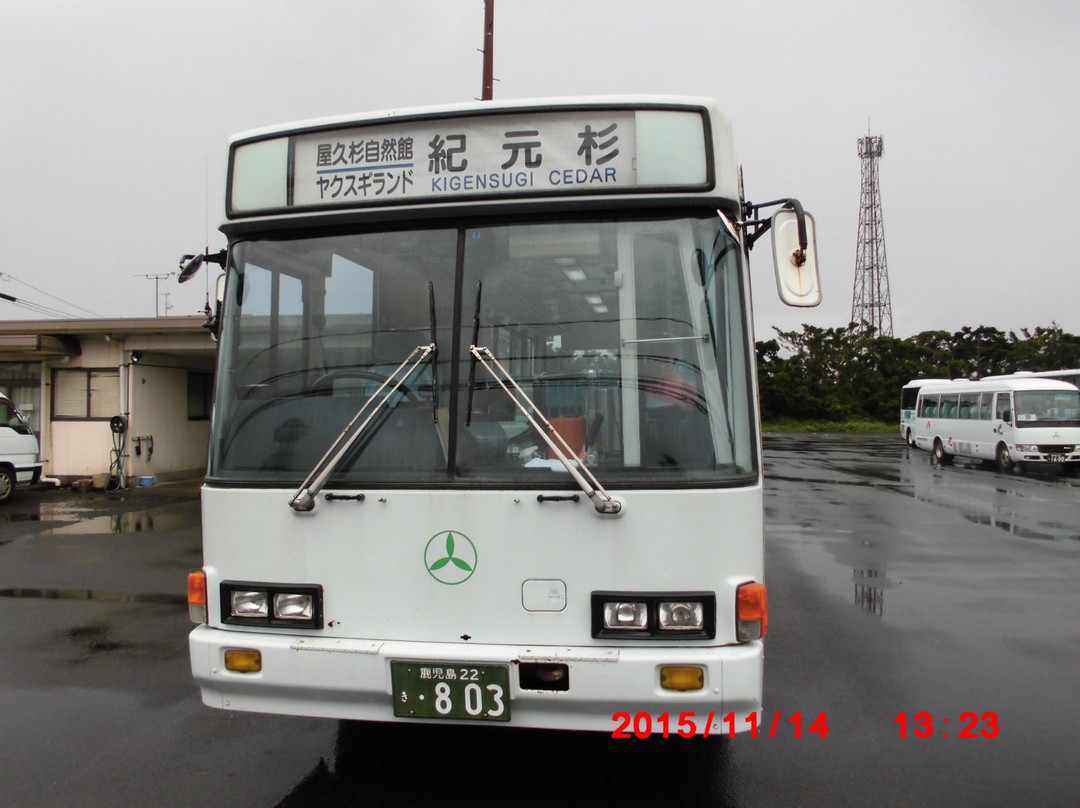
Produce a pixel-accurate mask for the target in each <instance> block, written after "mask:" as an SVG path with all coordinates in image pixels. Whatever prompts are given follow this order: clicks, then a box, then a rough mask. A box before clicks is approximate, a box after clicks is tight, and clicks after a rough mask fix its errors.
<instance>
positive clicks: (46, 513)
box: [8, 503, 199, 536]
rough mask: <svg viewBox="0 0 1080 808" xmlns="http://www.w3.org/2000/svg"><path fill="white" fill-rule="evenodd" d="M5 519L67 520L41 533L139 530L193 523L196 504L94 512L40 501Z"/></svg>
mask: <svg viewBox="0 0 1080 808" xmlns="http://www.w3.org/2000/svg"><path fill="white" fill-rule="evenodd" d="M8 521H12V522H17V521H32V522H71V524H68V525H60V526H58V527H52V528H49V529H47V530H43V531H41V534H42V535H43V536H56V535H62V534H80V535H86V534H102V533H143V532H148V531H152V530H174V529H177V528H184V527H196V526H198V524H199V509H198V507H197V506H196V507H175V506H174V507H171V508H148V509H144V510H138V511H125V512H123V513H110V514H95V513H94V512H93V511H90V510H88V509H86V508H85V507H82V508H78V507H73V506H71V505H66V504H55V505H54V504H49V503H43V504H41V505H40V506H39V511H38V512H37V513H22V514H20V513H12V514H10V515H9V519H8Z"/></svg>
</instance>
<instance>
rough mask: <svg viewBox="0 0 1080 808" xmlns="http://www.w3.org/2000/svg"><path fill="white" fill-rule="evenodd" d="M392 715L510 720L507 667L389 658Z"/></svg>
mask: <svg viewBox="0 0 1080 808" xmlns="http://www.w3.org/2000/svg"><path fill="white" fill-rule="evenodd" d="M390 681H391V683H392V684H393V688H394V715H396V716H399V717H402V718H464V719H470V720H477V721H509V720H510V670H509V668H508V667H507V666H506V665H473V664H471V663H469V662H391V663H390Z"/></svg>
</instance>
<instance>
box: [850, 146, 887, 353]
mask: <svg viewBox="0 0 1080 808" xmlns="http://www.w3.org/2000/svg"><path fill="white" fill-rule="evenodd" d="M883 152H884V147H883V142H882V139H881V136H880V135H873V136H871V135H869V134H867V136H866V137H861V138H859V157H860V158H862V192H861V194H860V197H859V235H858V239H857V240H858V244H857V246H856V251H855V291H854V292H853V293H852V295H851V322H853V323H855V325H856V326H857V327H859V328H861V329H863V330H865V329H866V328H868V327H869V326H873V328H874V330H875V333H876V334H877V335H878V336H887V337H891V336H892V333H893V323H892V302H891V299H890V297H889V269H888V266H887V264H886V261H885V225H884V224H883V223H882V220H881V186H880V185H879V184H878V164H879V163H880V162H881V155H882V153H883Z"/></svg>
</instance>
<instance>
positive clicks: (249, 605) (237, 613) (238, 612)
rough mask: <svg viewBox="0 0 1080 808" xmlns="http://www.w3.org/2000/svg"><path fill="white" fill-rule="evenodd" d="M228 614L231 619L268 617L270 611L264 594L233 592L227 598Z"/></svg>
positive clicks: (257, 592)
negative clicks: (228, 604) (228, 603)
mask: <svg viewBox="0 0 1080 808" xmlns="http://www.w3.org/2000/svg"><path fill="white" fill-rule="evenodd" d="M229 601H230V603H231V606H230V608H229V613H230V614H231V615H232V616H233V617H269V615H270V609H269V606H268V602H267V599H266V593H265V592H259V591H257V590H256V591H251V592H233V593H232V596H231V597H230V598H229Z"/></svg>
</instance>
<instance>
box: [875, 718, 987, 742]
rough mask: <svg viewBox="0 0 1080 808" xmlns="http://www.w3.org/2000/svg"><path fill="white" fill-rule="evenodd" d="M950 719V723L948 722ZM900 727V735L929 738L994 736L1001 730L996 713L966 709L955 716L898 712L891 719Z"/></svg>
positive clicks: (902, 736)
mask: <svg viewBox="0 0 1080 808" xmlns="http://www.w3.org/2000/svg"><path fill="white" fill-rule="evenodd" d="M950 720H951V721H952V723H950ZM893 723H894V724H896V725H898V726H899V727H900V737H901V738H907V737H909V736H910V737H915V738H930V737H933V736H934V735H938V736H940V737H942V738H949V737H952V738H996V737H997V736H998V734H999V733H1000V732H1001V728H1000V727H999V726H998V716H997V713H991V712H986V713H977V712H974V711H967V712H962V713H959V714H958V715H956V716H943V715H939V716H934V715H933V714H932V713H927V712H918V713H907V712H903V713H900V714H899V715H898V716H896V718H894V719H893Z"/></svg>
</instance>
